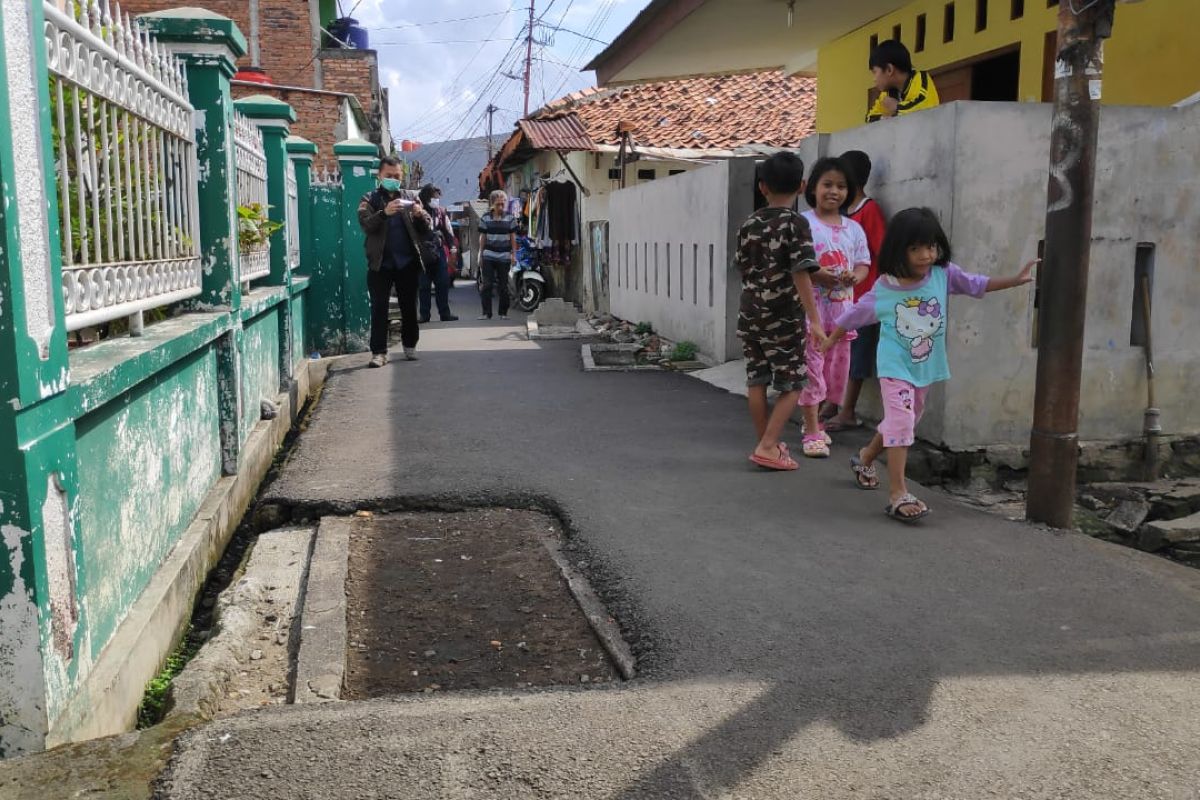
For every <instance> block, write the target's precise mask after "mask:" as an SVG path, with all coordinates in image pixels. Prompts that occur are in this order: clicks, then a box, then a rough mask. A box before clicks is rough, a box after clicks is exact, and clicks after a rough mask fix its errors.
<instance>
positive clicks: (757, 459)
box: [750, 444, 800, 472]
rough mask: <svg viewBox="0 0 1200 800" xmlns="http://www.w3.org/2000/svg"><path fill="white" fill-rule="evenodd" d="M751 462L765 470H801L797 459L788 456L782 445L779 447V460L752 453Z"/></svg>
mask: <svg viewBox="0 0 1200 800" xmlns="http://www.w3.org/2000/svg"><path fill="white" fill-rule="evenodd" d="M750 460H751V461H752V462H753V463H755V464H757V465H758V466H760V467H762V468H763V469H774V470H779V471H783V472H786V471H790V470H793V469H799V467H800V465H799V464H797V463H796V459H794V458H792V457H791V456H790V455H789V454H788V451H787V448H786V447H784V446H783V445H782V444H781V445H780V446H779V458H767V457H766V456H760V455H759V454H758V453H751V454H750Z"/></svg>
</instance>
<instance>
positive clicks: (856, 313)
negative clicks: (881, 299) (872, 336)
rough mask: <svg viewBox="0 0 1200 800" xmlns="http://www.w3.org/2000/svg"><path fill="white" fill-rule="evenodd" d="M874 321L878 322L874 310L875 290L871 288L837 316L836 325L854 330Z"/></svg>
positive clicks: (877, 316)
mask: <svg viewBox="0 0 1200 800" xmlns="http://www.w3.org/2000/svg"><path fill="white" fill-rule="evenodd" d="M876 322H879V314H878V313H876V311H875V290H874V289H872V290H871V291H869V292H867V293H866V294H864V295H863V296H862V297H860V298H858V302H856V303H855V304H854V305H852V306H850V308H848V309H846V310H845V311H844V312H843V313H842V315H841V316H840V317H838V319H837V326H838V327H839V328H841V329H842V330H846V331H856V330H858V329H859V328H865V327H867V326H868V325H874V324H875V323H876Z"/></svg>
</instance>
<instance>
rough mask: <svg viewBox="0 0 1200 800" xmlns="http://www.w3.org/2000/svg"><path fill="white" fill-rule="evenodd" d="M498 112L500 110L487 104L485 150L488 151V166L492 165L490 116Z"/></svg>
mask: <svg viewBox="0 0 1200 800" xmlns="http://www.w3.org/2000/svg"><path fill="white" fill-rule="evenodd" d="M499 110H500V109H498V108H496V107H495V106H494V105H492V104H491V103H488V107H487V115H488V133H487V149H488V163H489V164H490V163H492V116H493V115H494V114H495V113H496V112H497V111H499Z"/></svg>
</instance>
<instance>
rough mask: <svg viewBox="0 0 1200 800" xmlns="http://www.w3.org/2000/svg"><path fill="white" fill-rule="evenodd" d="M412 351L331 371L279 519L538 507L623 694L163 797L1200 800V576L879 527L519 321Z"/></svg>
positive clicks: (481, 717) (185, 750)
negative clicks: (580, 589) (567, 537)
mask: <svg viewBox="0 0 1200 800" xmlns="http://www.w3.org/2000/svg"><path fill="white" fill-rule="evenodd" d="M453 300H454V308H455V310H456V311H457V312H458V313H459V314H461V315H462V316H463V317H464V318H465V317H467V316H468V314H470V313H471V312H473V311H474V308H475V299H474V292H473V288H470V287H466V286H462V287H460V288H458V289H456V290H455V295H454V298H453ZM419 352H420V355H421V360H420V361H417V362H412V363H406V362H403V361H394V362H392V363H391V364H390V365H388V366H387V367H386V368H384V369H379V370H371V369H366V368H365V363H366V358H362V359H358V360H356V361H351V362H350V363H349V364H347V365H344V366H342V367H339V368H338V369H337V371H336V372H335V373H334V374H332V375H331V377H330V380H329V383H328V385H327V387H326V389H325V392H324V396H323V398H322V400H321V403H320V406H319V408H318V409H317V412H316V414H315V416H314V418H313V421H312V424H311V426H310V428H309V430H308V432H307V433H306V434H304V436H303V437H302V438H301V440H300V444H299V447H298V449H297V451H296V452H295V453H294V454H293V455H292V458H291V460H290V462H289V463H288V464H287V466H286V468H285V470H284V472H283V474H282V476H281V478H280V479H279V480H278V481H277V482H276V483H275V485H274V486H273V487H272V488H271V489H270V491H269V496H270V499H272V500H274V501H275V502H281V503H289V504H296V505H308V506H313V507H318V506H321V505H322V504H330V507H332V506H334V505H336V506H338V507H340V508H347V509H349V508H354V507H358V506H359V505H360V504H362V505H367V506H374V507H421V506H427V505H456V504H471V505H481V504H489V503H491V504H498V505H503V504H530V503H536V504H542V505H548V506H551V507H554V508H556V509H557V510H558V511H559V512H560V513H561V515H562V516H563V517H564V519H565V521H566V523H567V524H568V526H569V529H570V530H571V531H572V533H573V536H574V538H575V541H576V542H577V543H578V545H579V547H580V550H579V554H578V555H577V558H578V559H579V560H582V561H585V562H587V564H586V567H585V569H586V570H587V571H588V572H589V573H590V575H591V577H592V580H593V583H594V584H595V585H596V586H597V588H598V590H599V591H600V594H601V595H602V596H603V598H604V599H605V601H606V602H607V603H608V605H609V609H610V610H611V611H612V612H613V613H614V614H615V615H616V616H617V618H618V619H619V620H620V622H621V623H622V625H623V626H624V627H625V628H626V636H627V638H628V639H629V640H630V642H631V644H632V645H633V647H634V649H635V652H637V653H638V655H639V657H640V663H639V666H640V670H641V674H640V676H639V678H638V679H637V680H636V681H634V682H633V683H632V684H627V685H624V686H618V687H615V688H611V689H580V690H570V691H561V690H560V691H546V692H529V693H481V694H470V695H446V696H423V697H412V698H399V699H396V700H386V701H370V702H361V703H335V704H325V705H320V706H315V707H300V706H292V707H277V708H273V709H270V710H266V711H263V712H257V713H251V714H245V715H242V716H240V717H237V718H234V719H231V720H222V721H219V722H216V723H212V724H209V725H207V726H206V727H203V728H200V729H198V730H196V731H194V732H193V733H191V734H189V735H187V736H186V737H184V739H183V740H182V741H181V745H180V751H179V756H178V757H177V761H176V762H175V764H174V765H173V767H172V772H171V781H170V783H169V785H168V788H166V789H165V790H164V794H163V796H164V797H169V798H179V799H183V798H223V799H224V800H232V799H234V798H253V799H254V800H263V798H276V797H278V798H285V797H286V798H343V797H344V798H371V797H374V798H404V799H405V800H407V799H408V798H504V800H511V799H513V798H551V797H553V798H557V797H571V798H589V799H590V798H597V799H598V798H607V799H609V800H619V799H620V800H624V799H627V798H628V799H632V798H779V799H780V800H783V798H788V799H789V800H791V799H795V798H815V799H817V800H839V799H840V798H868V797H879V798H884V797H887V798H976V797H984V796H995V797H1005V798H1013V797H1021V798H1043V797H1045V798H1050V797H1071V798H1122V800H1126V799H1128V798H1164V800H1165V799H1167V798H1170V799H1171V800H1184V798H1188V799H1189V800H1192V799H1194V798H1198V797H1200V788H1198V787H1200V761H1198V760H1197V758H1196V752H1195V743H1196V742H1197V741H1200V672H1198V670H1200V572H1197V571H1193V570H1188V569H1186V568H1184V567H1180V566H1177V565H1174V564H1171V563H1168V562H1166V561H1163V560H1161V559H1159V558H1156V557H1153V556H1149V555H1143V554H1140V553H1136V552H1132V551H1129V550H1125V549H1122V548H1119V547H1117V546H1115V545H1108V544H1104V543H1101V542H1097V541H1094V540H1092V539H1089V538H1087V537H1084V536H1081V535H1074V534H1052V533H1048V532H1045V531H1039V530H1035V529H1032V528H1029V527H1026V526H1023V525H1019V524H1015V523H1008V522H1005V521H1003V520H1000V519H997V518H994V517H990V516H985V515H983V514H981V513H979V512H976V511H974V510H971V509H968V508H965V507H963V506H960V505H957V504H956V503H955V502H954V501H953V500H951V499H950V498H949V497H945V496H942V495H939V494H937V493H934V492H931V491H926V492H925V496H926V497H927V499H928V500H929V501H930V505H931V506H932V507H933V508H934V514H933V515H932V516H931V517H930V518H929V520H928V523H927V524H925V525H923V526H921V527H914V528H907V527H902V526H899V525H897V524H896V523H895V522H893V521H891V520H888V519H886V518H885V517H884V515H883V514H882V513H881V509H882V506H883V504H884V502H885V496H884V494H883V493H878V492H877V493H866V492H862V491H859V490H857V489H855V488H854V485H853V482H852V480H851V479H850V472H849V470H848V468H847V467H846V458H847V456H848V455H849V452H850V449H849V447H848V446H845V445H840V446H838V447H835V448H834V458H832V459H830V460H829V461H825V462H809V461H806V462H805V463H803V464H802V465H801V469H800V470H799V471H797V472H794V473H784V474H766V473H763V472H760V471H757V470H756V469H755V468H753V467H752V466H751V465H750V464H749V463H748V462H747V460H746V454H747V452H748V448H749V446H750V441H751V435H750V431H749V428H748V422H747V418H746V413H745V409H744V400H743V399H742V398H739V397H735V396H733V395H729V394H726V393H724V392H722V391H720V390H717V389H714V388H713V387H710V386H708V385H706V384H704V383H701V382H700V381H697V380H694V379H692V378H689V377H686V376H683V375H678V374H670V373H663V374H658V373H594V374H586V373H584V372H582V370H581V369H580V358H579V343H578V342H569V341H562V342H543V343H531V342H529V341H527V340H525V338H524V336H523V326H521V325H520V324H519V323H518V322H517V321H515V320H514V321H512V322H510V323H502V322H500V321H498V320H497V321H496V322H493V323H487V324H484V323H473V322H472V323H465V322H463V323H456V324H454V325H438V324H434V325H430V326H427V327H425V328H424V329H423V331H422V342H421V347H420V351H419ZM792 438H793V439H798V434H795V435H793V436H792Z"/></svg>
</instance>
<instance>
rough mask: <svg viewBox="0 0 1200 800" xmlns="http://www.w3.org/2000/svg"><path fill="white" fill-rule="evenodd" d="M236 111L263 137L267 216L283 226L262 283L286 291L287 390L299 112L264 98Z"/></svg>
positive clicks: (243, 102) (282, 352)
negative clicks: (290, 184) (293, 152)
mask: <svg viewBox="0 0 1200 800" xmlns="http://www.w3.org/2000/svg"><path fill="white" fill-rule="evenodd" d="M234 107H236V108H237V110H238V111H240V112H241V113H242V115H243V116H245V117H247V118H248V119H249V120H250V121H251V122H253V123H254V124H255V126H256V127H257V128H258V130H259V133H261V134H262V139H263V152H264V153H265V155H266V158H267V204H268V206H269V207H268V209H267V216H268V217H269V218H270V219H271V221H272V222H278V223H279V224H280V228H279V230H277V231H275V233H273V234H271V273H270V275H268V276H267V278H266V279H265V280H264V281H263V283H265V284H267V285H270V286H284V287H287V294H288V298H289V302H286V303H284V304H283V305H282V306H281V307H280V309H279V383H280V389H283V390H286V389H287V388H289V387H290V386H291V385H292V375H293V373H294V371H295V359H294V358H292V305H291V302H290V298H291V286H292V270H291V265H290V264H289V263H288V227H287V226H288V218H287V216H288V215H287V204H288V195H287V173H288V152H287V138H288V132H289V130H290V129H291V123H293V122H295V121H296V112H295V111H293V110H292V107H291V106H290V105H288V104H287V103H285V102H283V101H282V100H277V99H275V98H274V97H270V96H269V95H265V94H255V95H251V96H249V97H243V98H242V99H240V100H237V101H235V102H234Z"/></svg>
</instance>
